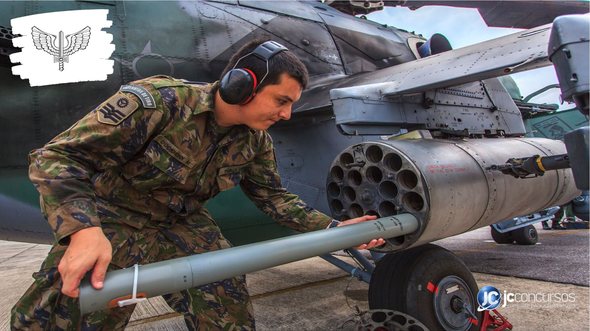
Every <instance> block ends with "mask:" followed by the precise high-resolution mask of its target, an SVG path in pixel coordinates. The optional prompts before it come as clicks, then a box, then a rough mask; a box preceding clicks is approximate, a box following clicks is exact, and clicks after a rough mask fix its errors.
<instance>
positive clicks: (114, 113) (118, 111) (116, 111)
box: [96, 92, 139, 125]
mask: <svg viewBox="0 0 590 331" xmlns="http://www.w3.org/2000/svg"><path fill="white" fill-rule="evenodd" d="M137 108H139V104H138V103H137V102H135V100H132V99H130V98H129V97H128V96H127V95H125V94H124V93H122V92H118V93H115V95H113V96H112V97H110V98H109V99H108V100H107V101H105V102H103V103H102V104H101V105H100V106H98V108H96V116H97V120H98V121H99V122H100V123H103V124H108V125H119V124H121V122H123V121H124V120H125V119H126V118H127V117H129V115H131V114H133V112H134V111H135V110H137Z"/></svg>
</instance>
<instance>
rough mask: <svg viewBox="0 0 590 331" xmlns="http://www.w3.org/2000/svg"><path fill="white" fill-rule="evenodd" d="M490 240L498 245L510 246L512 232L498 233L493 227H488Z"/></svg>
mask: <svg viewBox="0 0 590 331" xmlns="http://www.w3.org/2000/svg"><path fill="white" fill-rule="evenodd" d="M490 229H491V233H492V239H494V241H495V242H496V243H498V244H512V242H513V241H514V239H513V238H512V231H510V232H505V233H502V232H499V231H498V230H496V229H495V228H494V227H493V226H490Z"/></svg>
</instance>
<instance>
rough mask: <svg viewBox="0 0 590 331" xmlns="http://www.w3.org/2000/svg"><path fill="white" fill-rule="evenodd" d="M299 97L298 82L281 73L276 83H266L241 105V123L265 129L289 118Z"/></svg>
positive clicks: (257, 128)
mask: <svg viewBox="0 0 590 331" xmlns="http://www.w3.org/2000/svg"><path fill="white" fill-rule="evenodd" d="M300 97H301V85H299V82H297V80H295V79H294V78H292V77H291V76H289V75H288V74H285V73H283V74H282V75H281V76H280V80H279V83H278V84H273V85H267V86H265V87H264V88H263V89H262V90H260V91H258V93H257V94H256V96H254V98H253V99H252V101H250V102H249V103H247V104H245V105H243V106H242V109H241V112H242V114H241V115H242V116H243V118H242V119H243V124H245V125H247V126H248V127H250V128H252V129H255V130H266V129H268V128H269V127H270V126H271V125H273V124H275V123H276V122H278V121H280V120H288V119H289V118H291V107H292V106H293V103H294V102H296V101H297V100H299V98H300Z"/></svg>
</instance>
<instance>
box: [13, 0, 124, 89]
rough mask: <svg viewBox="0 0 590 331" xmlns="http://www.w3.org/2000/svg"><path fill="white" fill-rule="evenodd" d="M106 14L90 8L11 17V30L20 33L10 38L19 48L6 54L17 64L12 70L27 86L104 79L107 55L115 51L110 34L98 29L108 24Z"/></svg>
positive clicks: (109, 67)
mask: <svg viewBox="0 0 590 331" xmlns="http://www.w3.org/2000/svg"><path fill="white" fill-rule="evenodd" d="M107 15H108V10H107V9H91V10H70V11H60V12H53V13H44V14H36V15H30V16H23V17H18V18H15V19H12V20H11V21H10V23H11V25H12V32H13V33H14V34H20V35H22V37H18V38H14V39H13V40H12V44H13V45H14V46H15V47H20V48H22V52H20V53H14V54H11V55H10V61H12V63H20V64H21V65H17V66H13V67H12V73H13V74H14V75H20V77H21V78H22V79H28V80H29V84H30V85H31V86H44V85H54V84H63V83H73V82H83V81H104V80H106V79H107V75H109V74H112V73H113V64H114V61H113V60H109V57H110V56H111V55H112V54H113V52H114V51H115V45H113V44H111V42H112V41H113V36H112V35H111V34H109V33H107V32H105V31H102V29H103V28H108V27H110V26H111V24H112V22H111V21H108V20H107ZM64 32H65V33H68V32H73V33H70V34H65V33H64ZM91 32H92V33H91ZM74 53H75V54H74ZM48 54H50V55H51V56H48ZM55 63H58V65H56V64H55ZM64 63H66V65H64Z"/></svg>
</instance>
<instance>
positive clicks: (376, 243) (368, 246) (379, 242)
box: [337, 215, 385, 249]
mask: <svg viewBox="0 0 590 331" xmlns="http://www.w3.org/2000/svg"><path fill="white" fill-rule="evenodd" d="M376 219H377V216H373V215H365V216H361V217H357V218H351V219H349V220H346V221H342V222H340V224H338V225H337V226H346V225H351V224H356V223H361V222H366V221H373V220H376ZM383 244H385V240H383V238H376V239H373V240H371V241H369V242H368V243H366V244H362V245H359V246H357V247H355V248H356V249H371V248H374V247H377V246H381V245H383Z"/></svg>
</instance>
